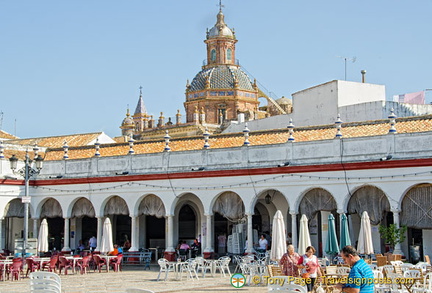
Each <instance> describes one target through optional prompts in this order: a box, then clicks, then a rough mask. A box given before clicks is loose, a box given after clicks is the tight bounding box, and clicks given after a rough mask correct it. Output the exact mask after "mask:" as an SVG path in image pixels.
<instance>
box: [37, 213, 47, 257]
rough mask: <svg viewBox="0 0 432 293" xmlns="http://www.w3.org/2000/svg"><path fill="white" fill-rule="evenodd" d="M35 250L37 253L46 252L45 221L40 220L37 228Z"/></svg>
mask: <svg viewBox="0 0 432 293" xmlns="http://www.w3.org/2000/svg"><path fill="white" fill-rule="evenodd" d="M37 250H38V252H47V251H48V222H47V220H46V219H43V220H42V222H41V225H40V227H39V235H38V243H37Z"/></svg>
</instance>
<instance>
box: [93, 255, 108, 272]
mask: <svg viewBox="0 0 432 293" xmlns="http://www.w3.org/2000/svg"><path fill="white" fill-rule="evenodd" d="M93 261H94V270H95V271H96V268H97V269H98V270H99V273H100V272H101V269H102V267H103V266H105V268H106V270H107V272H108V264H107V262H106V260H105V259H103V258H101V257H100V256H99V255H98V254H93Z"/></svg>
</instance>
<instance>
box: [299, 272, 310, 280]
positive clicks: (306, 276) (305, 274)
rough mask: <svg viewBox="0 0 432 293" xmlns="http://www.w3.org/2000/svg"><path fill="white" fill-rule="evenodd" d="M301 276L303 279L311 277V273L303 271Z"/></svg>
mask: <svg viewBox="0 0 432 293" xmlns="http://www.w3.org/2000/svg"><path fill="white" fill-rule="evenodd" d="M301 276H302V278H303V279H309V278H310V275H309V273H303V274H302V275H301Z"/></svg>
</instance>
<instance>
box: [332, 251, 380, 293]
mask: <svg viewBox="0 0 432 293" xmlns="http://www.w3.org/2000/svg"><path fill="white" fill-rule="evenodd" d="M341 255H342V258H343V260H344V262H345V263H346V264H348V265H349V266H351V271H350V273H349V275H348V279H347V283H346V284H344V285H342V284H340V285H339V286H338V287H339V289H341V290H342V291H341V292H343V293H373V292H374V275H373V272H372V270H371V268H370V267H369V265H368V264H367V263H366V262H365V261H364V260H363V259H362V258H360V256H359V255H358V253H357V251H356V250H355V248H354V247H352V246H351V245H348V246H345V247H344V248H342V251H341Z"/></svg>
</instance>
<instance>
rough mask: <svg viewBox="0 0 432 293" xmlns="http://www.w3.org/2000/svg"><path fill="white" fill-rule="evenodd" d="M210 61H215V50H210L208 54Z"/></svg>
mask: <svg viewBox="0 0 432 293" xmlns="http://www.w3.org/2000/svg"><path fill="white" fill-rule="evenodd" d="M210 60H211V61H216V50H215V49H212V50H211V52H210Z"/></svg>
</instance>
